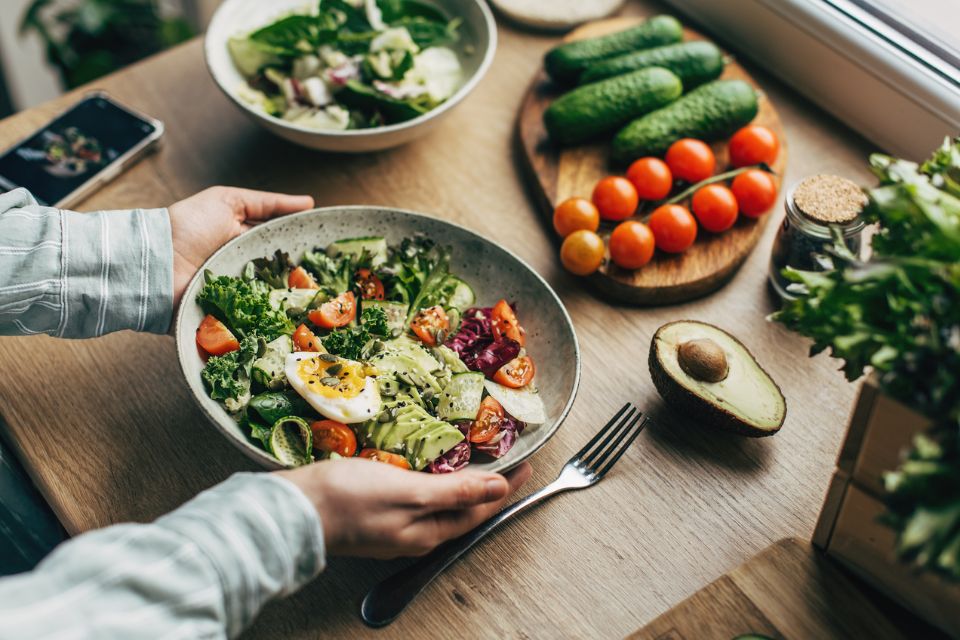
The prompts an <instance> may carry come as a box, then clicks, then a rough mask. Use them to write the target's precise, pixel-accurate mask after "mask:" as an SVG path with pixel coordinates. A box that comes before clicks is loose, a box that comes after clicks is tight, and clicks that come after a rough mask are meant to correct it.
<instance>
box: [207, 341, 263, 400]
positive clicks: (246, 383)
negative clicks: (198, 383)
mask: <svg viewBox="0 0 960 640" xmlns="http://www.w3.org/2000/svg"><path fill="white" fill-rule="evenodd" d="M257 347H258V342H257V338H256V336H248V337H246V338H244V339H243V340H241V341H240V348H239V349H237V350H236V351H231V352H230V353H227V354H224V355H222V356H211V357H210V358H209V359H208V360H207V364H206V365H205V366H204V367H203V371H202V372H201V373H200V377H201V378H202V379H203V383H204V384H205V385H206V386H207V389H208V390H209V391H210V397H211V398H213V399H214V400H219V401H221V402H224V403H225V404H226V405H227V409H228V410H229V411H231V412H237V411H239V410H240V409H242V408H243V407H245V406H246V404H247V402H249V400H250V367H251V365H252V364H253V360H254V358H256V357H257Z"/></svg>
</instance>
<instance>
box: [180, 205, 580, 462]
mask: <svg viewBox="0 0 960 640" xmlns="http://www.w3.org/2000/svg"><path fill="white" fill-rule="evenodd" d="M371 236H376V237H382V238H383V240H384V241H385V243H386V245H387V246H391V247H399V246H403V241H404V239H407V242H410V240H409V239H411V238H414V237H423V238H428V239H434V240H435V241H436V244H437V246H438V247H440V246H442V247H445V248H449V250H450V252H449V256H450V257H449V268H448V269H447V271H448V272H449V274H454V275H455V279H456V280H457V281H460V282H464V283H469V286H470V288H471V289H472V294H473V296H474V298H475V299H474V300H473V301H472V302H470V304H471V306H473V307H477V308H487V309H489V308H495V307H496V306H497V304H498V302H499V301H500V300H509V301H510V302H511V303H515V305H516V315H517V317H518V318H519V319H520V321H521V323H522V326H523V328H524V330H525V335H524V336H523V340H522V341H523V342H524V347H523V348H524V350H525V353H526V354H529V355H530V356H531V357H532V358H533V359H535V361H536V373H535V377H534V385H535V387H536V390H537V395H538V396H539V399H540V400H542V404H543V413H544V416H543V421H542V423H540V424H529V425H528V426H527V428H526V430H523V431H522V434H521V435H520V437H518V438H516V440H515V443H514V444H513V446H512V448H511V449H510V450H509V451H507V452H506V453H505V454H504V455H502V457H499V458H491V457H489V456H485V455H474V456H472V459H471V460H470V466H471V467H472V468H478V469H483V470H490V471H505V470H507V469H510V468H512V467H513V466H515V465H517V464H518V463H519V462H521V461H522V460H524V459H526V458H527V457H529V456H530V455H531V454H533V453H534V452H535V451H536V450H537V449H539V448H540V447H541V446H542V445H543V444H544V443H545V442H546V441H547V440H548V439H549V438H550V437H552V436H553V434H554V433H555V431H556V429H557V428H558V427H559V426H560V424H561V422H562V421H563V419H564V418H565V416H566V414H567V412H568V411H569V409H570V406H571V405H572V403H573V399H574V396H575V395H576V390H577V386H578V384H579V379H580V353H579V346H578V343H577V339H576V335H575V333H574V329H573V325H572V323H571V321H570V318H569V316H568V315H567V312H566V310H565V309H564V308H563V305H562V303H561V302H560V300H559V298H558V297H557V296H556V294H555V293H554V292H553V291H552V290H551V289H550V287H549V285H547V283H546V282H545V281H544V280H543V279H542V278H541V277H540V276H539V275H537V274H536V273H535V272H534V271H533V270H532V269H531V268H530V267H529V266H527V265H526V264H525V263H524V262H523V261H521V260H520V259H519V258H517V257H516V256H515V255H513V254H512V253H510V252H509V251H507V250H505V249H503V248H501V247H499V246H497V245H496V244H494V243H492V242H491V241H489V240H486V239H485V238H482V237H481V236H479V235H477V234H475V233H473V232H471V231H469V230H467V229H464V228H463V227H460V226H458V225H455V224H452V223H449V222H446V221H443V220H439V219H436V218H431V217H428V216H424V215H420V214H416V213H412V212H407V211H402V210H398V209H385V208H377V207H363V206H359V207H330V208H325V209H316V210H313V211H308V212H304V213H300V214H295V215H292V216H287V217H284V218H280V219H277V220H273V221H271V222H269V223H267V224H264V225H261V226H258V227H256V228H254V229H253V230H252V231H250V232H248V233H246V234H244V235H243V236H240V237H239V238H236V239H235V240H233V241H231V242H230V243H228V244H227V245H225V246H224V247H223V248H221V249H220V250H219V251H218V252H217V253H215V254H214V255H213V256H211V257H210V259H209V260H208V261H207V262H206V263H205V264H204V266H203V268H202V269H201V270H200V271H199V272H198V274H197V276H196V277H194V279H193V281H192V282H191V283H190V286H189V287H188V289H187V291H186V293H185V295H184V297H183V302H182V304H181V307H180V311H179V313H178V316H177V319H176V329H175V333H176V338H177V353H178V357H179V360H180V365H181V369H182V372H183V375H184V377H185V379H186V381H187V385H188V387H189V388H190V391H191V393H192V395H193V396H194V399H195V400H196V402H197V403H198V405H199V406H200V407H201V409H202V410H203V411H204V413H205V414H206V416H207V417H208V418H209V419H210V421H211V422H213V424H214V425H215V426H216V427H217V429H218V430H219V431H220V432H221V433H223V434H224V436H226V437H227V438H228V439H229V440H230V441H231V443H233V444H234V445H235V446H237V447H238V448H239V449H240V450H241V451H243V453H245V454H246V455H247V456H248V457H250V458H251V459H253V460H255V461H257V462H258V463H259V464H261V465H262V466H264V467H266V468H271V469H278V468H282V467H283V466H284V462H281V460H278V458H277V457H275V456H274V455H272V454H271V453H270V452H268V450H267V449H269V448H271V447H270V446H269V444H266V447H265V445H264V444H261V442H258V441H257V440H256V439H255V438H254V437H252V434H251V428H250V425H249V424H245V423H242V420H239V417H238V416H240V415H242V414H239V413H237V412H236V411H235V409H236V407H232V409H234V412H233V413H232V412H231V410H229V409H228V407H227V406H225V405H224V403H223V402H219V401H217V400H215V399H214V398H212V397H211V391H210V388H209V384H206V385H205V383H204V379H203V371H204V367H205V359H204V357H203V356H202V355H201V350H200V349H199V348H198V346H197V344H198V327H200V326H201V324H202V323H204V322H205V317H206V315H207V314H206V311H205V310H204V309H203V308H202V307H201V305H200V304H198V303H197V300H198V296H201V293H202V291H203V290H204V288H205V284H206V283H207V281H208V280H209V278H210V277H211V276H212V274H216V275H217V276H220V275H227V276H234V277H238V276H241V274H243V273H244V272H245V270H246V271H247V272H248V273H249V272H250V271H251V270H252V267H248V266H247V265H248V264H249V263H250V262H251V260H253V259H256V258H261V257H269V256H274V255H276V252H277V251H278V250H280V251H282V252H285V253H287V254H288V256H289V258H290V260H291V262H292V263H293V265H298V264H300V263H301V260H303V259H304V258H305V255H306V254H314V252H315V249H316V248H317V247H327V252H326V253H325V255H326V254H328V253H329V245H331V244H334V243H336V242H337V241H338V240H339V241H342V240H343V239H345V238H350V239H355V238H369V237H371ZM261 267H262V268H264V269H266V270H269V269H270V263H267V262H264V263H260V266H258V268H257V269H258V272H259V273H265V272H262V271H260V268H261ZM287 268H288V269H289V272H288V274H293V271H295V269H292V266H288V267H287ZM350 271H351V273H352V274H358V273H360V270H356V271H354V269H353V266H351V267H350ZM375 271H376V269H375ZM205 272H207V274H208V275H205ZM257 277H258V278H259V277H260V276H257ZM284 277H286V278H288V279H289V278H290V277H291V275H285V276H284ZM350 277H355V276H354V275H351V276H350ZM288 282H289V280H288ZM387 284H388V292H387V298H388V300H387V301H386V303H385V304H389V298H390V297H391V296H390V293H389V286H390V282H388V283H387ZM368 286H370V283H369V282H367V283H365V284H363V287H364V288H366V287H368ZM295 290H298V289H295ZM356 290H357V291H361V289H360V288H356ZM277 295H280V296H282V295H284V292H283V290H282V289H281V290H280V291H279V292H278V294H277ZM364 297H365V294H361V295H360V296H359V297H358V299H359V300H360V306H361V308H363V309H365V308H367V307H372V306H374V305H364V304H363V302H364V300H363V298H364ZM372 297H376V291H373V294H372ZM367 302H369V301H367ZM504 305H506V303H504ZM315 306H316V305H315ZM419 306H420V305H419V304H411V305H410V308H411V311H410V314H411V316H415V315H416V314H415V312H416V310H417V307H419ZM323 308H325V307H323ZM316 311H317V312H319V311H321V307H318V308H317V309H316ZM327 311H329V309H327ZM448 311H450V312H451V313H454V311H453V309H452V308H450V307H448ZM494 312H495V309H494ZM294 313H295V311H294ZM363 313H366V312H365V311H364V312H363ZM467 313H469V312H467ZM418 317H419V316H418ZM464 317H466V314H465V316H464ZM314 319H315V320H317V321H318V322H321V323H322V322H325V321H326V320H325V319H324V318H321V317H320V316H319V315H317V316H315V317H314ZM363 319H364V318H363V317H361V316H358V320H360V321H361V322H362V320H363ZM409 320H410V318H404V319H402V320H401V322H404V323H405V324H404V325H403V326H404V329H406V328H407V327H412V325H411V323H410V322H409ZM450 322H451V324H454V323H456V322H457V321H456V319H455V317H451V318H450ZM306 324H307V325H310V326H314V325H313V324H312V323H311V322H306ZM413 324H417V322H414V323H413ZM318 326H323V325H322V324H320V325H318ZM360 326H363V325H362V324H361V325H360ZM288 328H289V326H288ZM416 329H417V327H413V328H412V329H408V330H406V331H405V333H406V334H407V335H406V336H401V337H400V338H396V340H400V341H401V342H403V341H407V340H409V341H415V340H416V339H417V337H418V335H420V334H421V332H420V331H417V330H416ZM346 330H349V327H347V326H345V327H344V329H343V331H346ZM336 331H339V330H336ZM451 331H452V329H451ZM318 333H320V332H319V331H318ZM394 333H395V332H394ZM321 335H322V334H321ZM427 335H428V336H429V335H430V334H429V333H428V334H427ZM433 335H434V336H436V331H434V333H433ZM328 337H329V335H327V336H326V337H325V338H323V340H322V341H323V342H326V343H327V344H329V342H328V341H327V339H326V338H328ZM293 340H294V341H295V342H296V344H298V345H301V347H302V346H303V345H305V344H307V342H304V341H303V336H296V335H294V336H293ZM441 342H445V343H446V344H451V343H450V340H449V339H447V340H446V341H445V340H443V339H442V340H441ZM388 345H389V342H388ZM421 346H422V345H421ZM253 348H254V349H255V348H256V347H253ZM381 348H382V347H381ZM260 350H261V351H262V350H263V345H262V344H261V345H260ZM304 350H305V349H303V348H300V347H298V348H296V349H295V350H294V354H293V355H294V356H296V355H298V354H297V353H296V352H300V351H304ZM334 350H335V349H331V351H334ZM260 355H261V356H262V355H263V354H262V353H261V354H260ZM324 355H326V354H324ZM520 355H521V356H522V355H523V354H520ZM338 357H342V358H344V360H343V361H342V362H341V361H340V360H337V361H336V362H334V361H333V360H331V361H330V362H328V363H326V364H321V366H323V367H328V366H330V365H332V366H336V365H337V364H343V365H344V366H343V369H344V372H341V373H340V375H341V377H343V376H344V373H345V372H346V371H350V372H351V374H350V375H351V376H352V377H351V378H350V380H352V381H353V382H356V385H355V386H356V388H357V389H362V388H365V387H366V385H365V384H364V383H363V382H362V381H361V379H362V377H363V375H364V373H363V371H362V370H358V369H351V367H352V366H353V365H356V364H358V363H356V362H352V363H351V362H348V361H347V360H353V358H351V357H350V356H338ZM328 358H331V356H328ZM361 359H364V361H366V360H365V358H359V357H358V358H357V360H361ZM301 364H303V363H299V362H298V363H291V362H284V363H283V365H281V366H280V367H279V368H280V369H281V370H283V371H284V372H289V371H290V367H291V366H293V367H294V369H297V368H298V367H299V366H300V365H301ZM374 365H375V366H376V362H374ZM383 368H384V366H383V363H381V365H380V366H379V367H378V370H379V369H383ZM386 368H387V369H389V367H386ZM506 368H509V367H506ZM338 371H340V370H339V369H338ZM382 373H383V372H382V371H380V374H382ZM499 373H500V371H497V372H496V374H499ZM371 375H373V374H371ZM378 375H379V374H378ZM438 375H442V374H438ZM470 375H472V374H470V373H467V374H465V376H463V377H464V378H465V377H466V376H470ZM478 375H479V374H478ZM322 377H323V376H321V378H318V380H321V379H322ZM487 377H488V378H490V377H492V376H490V375H488V376H487ZM354 378H356V379H354ZM287 379H291V378H287ZM304 380H306V382H307V383H309V380H307V379H306V378H304ZM378 380H379V378H378ZM261 383H263V380H262V379H260V380H259V382H258V383H255V384H254V391H256V390H257V389H258V388H259V389H260V390H261V391H262V390H263V387H262V384H261ZM491 383H492V380H489V379H487V380H485V381H484V390H483V392H482V395H483V396H484V400H483V402H484V403H486V402H487V401H488V399H489V397H488V396H490V395H493V394H494V393H496V391H497V389H496V388H493V390H491V389H489V388H487V387H493V385H492V384H491ZM443 384H445V383H443ZM258 385H260V386H259V387H258ZM402 387H403V385H402V382H401V388H402ZM381 390H382V389H381ZM445 390H446V388H444V391H445ZM298 391H299V390H298ZM502 391H503V390H502V389H500V392H501V393H502ZM508 391H509V390H508ZM286 392H287V393H288V394H290V393H292V390H291V389H287V390H286ZM390 393H396V392H395V391H393V390H386V393H385V394H384V400H385V401H389V400H390V397H389V396H387V394H390ZM476 393H477V395H476V399H477V400H479V398H480V396H481V392H480V391H479V390H478V391H477V392H476ZM300 395H301V396H303V397H304V398H306V399H307V400H310V398H309V396H307V395H304V394H303V393H301V394H300ZM356 395H357V397H362V395H363V394H362V393H359V392H358V393H357V394H356ZM441 395H442V394H441ZM467 395H469V394H467ZM393 397H398V396H393ZM498 397H499V398H500V399H501V400H502V401H503V402H504V403H505V404H504V406H509V401H510V398H505V399H504V398H503V397H502V396H498ZM294 399H295V400H296V398H294ZM442 401H443V398H442V397H441V398H440V402H442ZM247 402H250V400H249V399H248V400H247ZM314 404H315V403H314ZM324 406H325V405H324ZM384 406H386V402H385V403H384ZM426 406H427V407H428V409H429V410H430V412H432V413H438V411H436V410H435V409H436V408H437V406H438V402H437V401H434V402H433V404H432V406H431V405H430V404H427V405H426ZM353 408H357V409H358V410H361V411H362V410H364V408H363V407H359V406H358V407H353ZM340 409H351V407H345V406H344V407H340ZM308 411H309V409H308ZM318 413H320V417H323V418H326V417H329V416H326V415H324V414H323V413H322V412H318ZM347 413H349V411H347V412H346V413H344V414H343V415H338V417H340V418H344V416H347ZM479 415H480V414H478V417H479ZM349 419H351V416H347V417H346V418H344V420H349ZM238 420H239V421H238ZM478 421H479V420H478ZM451 422H454V421H453V420H452V419H451ZM531 422H532V421H531ZM315 425H316V423H314V425H313V429H314V430H313V433H314V434H317V433H318V432H317V430H316V429H317V427H316V426H315ZM350 426H351V427H352V428H353V430H354V432H355V433H356V435H357V438H358V441H359V444H358V447H357V448H358V449H359V448H363V447H366V446H368V445H369V440H372V439H377V438H378V436H377V433H376V432H375V431H374V432H370V431H367V430H364V429H363V428H362V425H360V424H359V423H355V424H351V425H350ZM463 426H464V427H465V430H466V425H463ZM371 428H373V429H376V425H375V424H372V423H371ZM472 435H473V434H471V433H470V432H469V431H467V437H468V439H471V436H472ZM314 442H316V440H314ZM274 444H277V443H274ZM281 444H282V443H281ZM275 450H276V448H275ZM479 450H480V451H481V452H482V450H483V449H482V448H480V449H479ZM475 453H476V450H475ZM282 457H283V456H281V458H282ZM409 459H410V460H411V461H413V463H414V464H413V466H414V467H417V466H418V465H417V464H416V461H415V457H409ZM286 462H287V463H288V464H289V463H290V461H289V460H286Z"/></svg>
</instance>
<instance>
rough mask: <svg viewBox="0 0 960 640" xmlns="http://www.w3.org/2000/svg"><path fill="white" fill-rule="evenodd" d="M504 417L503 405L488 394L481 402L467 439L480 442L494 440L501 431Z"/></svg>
mask: <svg viewBox="0 0 960 640" xmlns="http://www.w3.org/2000/svg"><path fill="white" fill-rule="evenodd" d="M503 417H504V412H503V407H502V406H501V405H500V403H499V402H497V401H496V400H494V399H493V398H492V397H491V396H487V397H486V398H484V399H483V402H481V403H480V410H479V411H478V412H477V418H476V420H474V421H473V424H472V425H470V433H469V435H468V436H467V439H468V440H470V442H475V443H478V444H479V443H483V442H487V441H489V440H492V439H493V436H495V435H497V434H498V433H500V426H501V424H502V423H503Z"/></svg>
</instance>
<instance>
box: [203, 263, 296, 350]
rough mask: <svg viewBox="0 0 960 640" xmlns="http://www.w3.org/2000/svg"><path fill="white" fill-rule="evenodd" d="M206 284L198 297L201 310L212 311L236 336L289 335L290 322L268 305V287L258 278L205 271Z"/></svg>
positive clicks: (270, 337)
mask: <svg viewBox="0 0 960 640" xmlns="http://www.w3.org/2000/svg"><path fill="white" fill-rule="evenodd" d="M205 278H206V283H205V284H204V285H203V288H202V289H201V290H200V293H199V295H198V296H197V302H199V303H200V305H201V306H202V307H203V309H204V310H205V311H206V312H207V313H210V314H213V315H214V316H216V317H217V318H219V319H220V320H221V321H223V322H224V323H226V325H227V327H228V328H229V329H230V330H231V331H233V333H234V334H235V335H237V336H238V337H241V338H244V337H248V336H253V335H258V336H260V337H261V338H263V339H265V340H266V341H268V342H269V341H270V340H274V339H275V338H278V337H279V336H280V335H283V334H286V335H291V334H292V333H293V329H294V327H293V323H292V322H291V321H290V318H288V317H287V315H286V314H285V313H284V312H283V311H281V310H279V309H274V308H273V306H272V305H271V304H270V297H269V289H268V288H267V286H266V285H265V284H264V283H262V282H259V281H256V280H254V281H247V280H244V279H242V278H231V277H230V276H217V277H214V276H213V274H211V273H209V272H208V273H206V274H205Z"/></svg>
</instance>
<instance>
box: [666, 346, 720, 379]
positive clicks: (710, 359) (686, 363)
mask: <svg viewBox="0 0 960 640" xmlns="http://www.w3.org/2000/svg"><path fill="white" fill-rule="evenodd" d="M677 361H678V362H679V363H680V368H681V369H683V370H684V371H686V372H687V374H688V375H689V376H691V377H693V378H696V379H697V380H702V381H704V382H720V381H721V380H723V379H724V378H726V377H727V374H728V373H729V372H730V364H729V363H728V362H727V354H725V353H724V352H723V349H721V348H720V345H718V344H717V343H716V342H714V341H713V340H711V339H710V338H694V339H693V340H687V341H686V342H683V343H681V344H680V346H678V347H677Z"/></svg>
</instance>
